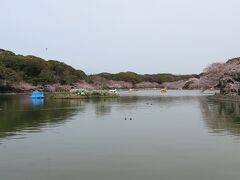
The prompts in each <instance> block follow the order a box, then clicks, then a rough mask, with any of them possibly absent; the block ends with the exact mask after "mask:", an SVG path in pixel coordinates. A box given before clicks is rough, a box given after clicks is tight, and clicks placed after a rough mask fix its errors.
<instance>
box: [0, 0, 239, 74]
mask: <svg viewBox="0 0 240 180" xmlns="http://www.w3.org/2000/svg"><path fill="white" fill-rule="evenodd" d="M239 7H240V1H239V0H41V1H36V0H35V1H34V0H1V1H0V9H1V10H0V22H1V25H0V48H3V49H8V50H12V51H14V52H16V53H18V54H25V55H26V54H33V55H37V56H40V57H43V58H46V59H57V60H61V61H63V62H65V63H67V64H70V65H72V66H74V67H75V68H78V69H82V70H84V71H85V72H86V73H88V74H90V73H99V72H103V71H105V72H106V71H107V72H119V71H135V72H138V73H160V72H172V73H176V74H184V73H199V72H201V71H202V69H203V68H204V67H205V66H206V65H207V64H209V63H212V62H216V61H224V60H226V59H228V58H232V57H236V56H240V21H239V17H240V11H239ZM46 47H47V48H48V51H46V50H45V48H46Z"/></svg>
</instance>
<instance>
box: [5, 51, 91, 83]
mask: <svg viewBox="0 0 240 180" xmlns="http://www.w3.org/2000/svg"><path fill="white" fill-rule="evenodd" d="M86 77H87V75H86V74H85V73H84V72H83V71H81V70H76V69H74V68H72V67H71V66H69V65H66V64H65V63H62V62H58V61H53V60H50V61H46V60H44V59H41V58H39V57H35V56H22V55H15V54H14V53H12V52H10V51H5V50H2V49H0V81H2V82H5V83H12V82H17V81H25V82H30V83H33V84H44V83H58V82H59V83H61V84H69V83H73V82H77V81H78V80H81V79H85V78H86Z"/></svg>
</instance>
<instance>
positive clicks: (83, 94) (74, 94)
mask: <svg viewBox="0 0 240 180" xmlns="http://www.w3.org/2000/svg"><path fill="white" fill-rule="evenodd" d="M117 97H118V95H117V91H116V90H108V91H107V90H94V91H88V90H86V89H71V90H70V91H66V92H60V93H51V94H49V98H50V99H94V98H117Z"/></svg>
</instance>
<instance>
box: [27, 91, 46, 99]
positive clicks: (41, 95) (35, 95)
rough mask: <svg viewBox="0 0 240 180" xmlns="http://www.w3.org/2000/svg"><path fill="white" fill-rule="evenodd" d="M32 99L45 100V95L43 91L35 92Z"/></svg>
mask: <svg viewBox="0 0 240 180" xmlns="http://www.w3.org/2000/svg"><path fill="white" fill-rule="evenodd" d="M30 98H44V93H43V92H42V91H33V92H32V95H31V96H30Z"/></svg>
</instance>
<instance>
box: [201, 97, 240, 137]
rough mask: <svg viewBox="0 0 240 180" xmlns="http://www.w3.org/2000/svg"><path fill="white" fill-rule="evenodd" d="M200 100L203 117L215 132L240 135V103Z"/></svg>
mask: <svg viewBox="0 0 240 180" xmlns="http://www.w3.org/2000/svg"><path fill="white" fill-rule="evenodd" d="M200 102H201V110H202V114H203V119H204V121H205V122H206V125H207V126H208V127H209V128H210V129H211V130H212V132H213V133H218V134H224V133H225V134H230V135H235V136H239V135H240V103H238V102H220V101H213V100H202V101H200Z"/></svg>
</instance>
